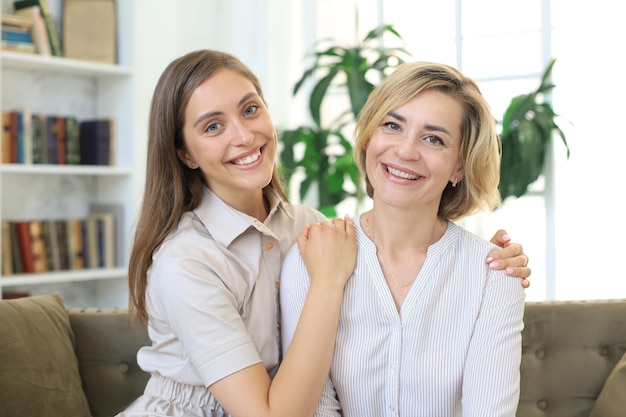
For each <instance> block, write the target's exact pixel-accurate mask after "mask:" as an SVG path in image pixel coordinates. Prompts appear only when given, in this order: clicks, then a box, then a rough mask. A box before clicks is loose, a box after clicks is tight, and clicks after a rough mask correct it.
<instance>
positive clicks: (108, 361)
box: [69, 308, 150, 417]
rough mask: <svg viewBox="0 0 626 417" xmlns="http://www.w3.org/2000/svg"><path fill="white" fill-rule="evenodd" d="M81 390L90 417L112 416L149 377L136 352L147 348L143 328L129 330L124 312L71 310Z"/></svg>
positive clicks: (146, 337)
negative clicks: (91, 416) (88, 408)
mask: <svg viewBox="0 0 626 417" xmlns="http://www.w3.org/2000/svg"><path fill="white" fill-rule="evenodd" d="M69 313H70V323H71V325H72V329H73V331H74V336H75V339H76V356H77V358H78V366H79V371H80V376H81V379H82V384H83V389H84V391H85V395H86V397H87V402H88V403H89V407H90V409H91V414H92V415H93V417H112V416H114V415H115V414H117V413H118V412H120V411H122V410H123V409H124V408H125V407H126V406H127V405H128V404H130V403H131V402H132V401H133V400H134V399H135V398H137V397H139V396H140V395H141V394H143V390H144V387H145V385H146V383H147V382H148V378H149V375H148V374H147V373H145V372H144V371H142V370H141V369H140V368H139V366H138V365H137V350H139V348H140V347H141V346H145V345H149V344H150V339H149V338H148V333H147V331H146V328H145V327H144V326H142V325H140V324H135V325H133V327H132V328H131V327H130V326H129V322H128V310H127V309H95V308H94V309H70V310H69Z"/></svg>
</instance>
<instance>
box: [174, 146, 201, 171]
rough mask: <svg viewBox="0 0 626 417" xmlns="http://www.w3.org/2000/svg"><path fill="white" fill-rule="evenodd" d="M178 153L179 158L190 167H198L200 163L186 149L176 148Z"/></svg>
mask: <svg viewBox="0 0 626 417" xmlns="http://www.w3.org/2000/svg"><path fill="white" fill-rule="evenodd" d="M176 155H177V156H178V159H180V160H181V161H182V162H183V164H185V165H187V166H188V167H189V169H196V168H197V167H198V165H197V164H196V163H195V162H194V161H193V159H192V158H191V157H190V156H189V154H188V153H187V152H186V151H185V150H183V149H176Z"/></svg>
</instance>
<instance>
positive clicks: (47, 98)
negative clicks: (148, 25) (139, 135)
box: [0, 0, 136, 307]
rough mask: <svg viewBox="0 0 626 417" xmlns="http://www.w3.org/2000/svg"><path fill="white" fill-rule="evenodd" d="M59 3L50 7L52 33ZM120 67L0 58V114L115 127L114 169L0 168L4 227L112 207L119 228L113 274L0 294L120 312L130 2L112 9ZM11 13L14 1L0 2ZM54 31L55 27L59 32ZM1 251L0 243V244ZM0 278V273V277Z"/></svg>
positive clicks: (128, 178) (129, 206) (14, 286)
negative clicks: (106, 122) (99, 121)
mask: <svg viewBox="0 0 626 417" xmlns="http://www.w3.org/2000/svg"><path fill="white" fill-rule="evenodd" d="M62 3H63V2H62V1H61V0H49V5H50V10H51V14H52V15H53V17H54V18H55V21H56V22H57V25H59V23H60V22H61V19H60V16H61V13H62V6H63V4H62ZM115 3H116V13H117V19H118V20H117V31H118V34H117V36H118V39H124V42H118V62H119V64H115V65H114V64H100V63H95V62H87V61H81V60H76V59H69V58H60V57H53V56H43V55H37V54H25V53H19V52H10V51H0V108H1V109H2V110H3V111H4V110H15V109H24V108H27V109H29V110H30V111H31V112H33V113H44V114H57V115H72V116H75V117H77V118H78V119H79V120H87V119H92V118H108V117H111V118H113V119H114V120H115V124H114V138H115V145H114V146H115V158H114V163H113V164H112V165H107V166H89V165H44V164H6V163H5V164H1V165H0V198H1V207H0V217H1V218H2V220H9V221H20V220H32V219H67V218H72V217H86V216H87V215H88V214H89V213H90V211H91V207H92V206H93V205H117V206H118V207H119V208H120V211H121V213H122V215H121V219H117V220H118V221H121V222H122V223H121V224H120V225H119V226H118V227H117V228H116V231H118V233H116V238H115V244H116V246H118V247H119V252H118V254H119V256H118V258H120V259H118V262H117V263H116V265H115V267H112V268H111V267H109V268H90V269H81V270H65V271H51V272H45V273H28V274H26V273H23V274H11V275H8V276H5V275H0V291H1V292H2V293H7V292H12V293H29V294H32V295H35V294H44V293H49V292H52V291H59V292H60V293H61V295H62V296H63V298H64V300H65V301H66V304H67V305H68V307H124V306H126V305H127V303H128V295H127V289H126V287H127V282H126V276H127V275H126V273H127V270H126V265H127V263H128V253H129V240H130V230H131V224H132V221H133V220H134V215H135V210H136V207H134V204H135V201H136V199H135V197H134V196H135V193H136V191H135V190H133V187H134V183H135V180H134V175H135V174H134V170H133V148H134V145H133V140H132V138H133V106H134V100H133V92H134V89H133V68H132V56H133V55H132V47H133V42H132V36H133V30H132V26H133V25H132V22H133V15H134V13H133V7H134V6H133V3H134V2H126V1H124V2H119V1H117V2H115ZM2 12H3V13H12V12H13V10H12V1H6V0H2ZM58 27H59V29H60V26H58ZM0 245H1V243H0ZM1 271H2V270H1V269H0V272H1Z"/></svg>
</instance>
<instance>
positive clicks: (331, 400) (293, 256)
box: [280, 244, 341, 417]
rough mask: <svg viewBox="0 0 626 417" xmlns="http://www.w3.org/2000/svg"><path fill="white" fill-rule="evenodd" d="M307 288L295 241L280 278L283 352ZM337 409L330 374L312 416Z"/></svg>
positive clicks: (334, 416) (325, 416)
mask: <svg viewBox="0 0 626 417" xmlns="http://www.w3.org/2000/svg"><path fill="white" fill-rule="evenodd" d="M308 290H309V276H308V273H307V271H306V266H305V265H304V261H303V260H302V257H301V256H300V251H299V250H298V245H297V244H294V245H293V246H292V247H291V249H290V250H289V252H288V253H287V255H286V257H285V261H284V262H283V268H282V271H281V277H280V311H281V324H280V328H281V335H282V346H283V352H287V349H289V344H290V343H291V340H292V339H293V335H294V333H295V331H296V326H297V325H298V319H299V318H300V313H301V312H302V308H303V307H304V301H305V299H306V294H307V291H308ZM340 409H341V408H340V405H339V401H338V400H337V395H336V393H335V389H334V387H333V384H332V381H331V379H330V377H329V378H328V380H327V381H326V385H325V386H324V391H323V392H322V398H321V400H320V403H319V404H318V406H317V410H316V411H315V416H316V417H338V416H340V415H341V413H340Z"/></svg>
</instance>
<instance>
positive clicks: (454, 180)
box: [452, 177, 459, 187]
mask: <svg viewBox="0 0 626 417" xmlns="http://www.w3.org/2000/svg"><path fill="white" fill-rule="evenodd" d="M458 182H459V180H457V179H456V177H454V179H453V180H452V187H456V185H457V183H458Z"/></svg>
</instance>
